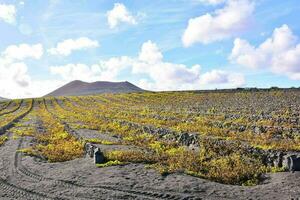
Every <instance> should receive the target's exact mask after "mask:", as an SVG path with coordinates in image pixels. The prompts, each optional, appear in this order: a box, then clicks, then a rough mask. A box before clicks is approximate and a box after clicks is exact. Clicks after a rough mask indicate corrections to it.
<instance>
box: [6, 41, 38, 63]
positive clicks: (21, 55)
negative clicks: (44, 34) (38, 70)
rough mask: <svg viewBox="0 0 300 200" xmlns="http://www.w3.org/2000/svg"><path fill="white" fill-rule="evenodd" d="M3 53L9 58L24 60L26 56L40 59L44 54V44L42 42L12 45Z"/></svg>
mask: <svg viewBox="0 0 300 200" xmlns="http://www.w3.org/2000/svg"><path fill="white" fill-rule="evenodd" d="M1 55H2V56H3V57H4V58H5V59H9V60H24V59H26V58H33V59H40V58H41V57H42V55H43V46H42V44H35V45H29V44H20V45H10V46H8V47H7V48H6V49H5V51H3V52H2V54H1Z"/></svg>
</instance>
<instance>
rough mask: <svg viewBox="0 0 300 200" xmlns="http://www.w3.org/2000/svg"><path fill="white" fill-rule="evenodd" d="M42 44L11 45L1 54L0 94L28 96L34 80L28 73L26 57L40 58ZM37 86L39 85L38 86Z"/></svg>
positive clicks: (10, 96) (11, 96)
mask: <svg viewBox="0 0 300 200" xmlns="http://www.w3.org/2000/svg"><path fill="white" fill-rule="evenodd" d="M42 55H43V47H42V45H41V44H35V45H29V44H20V45H11V46H8V47H7V48H6V49H5V50H4V51H3V52H1V54H0V72H1V73H0V96H4V97H8V98H17V97H28V96H29V94H30V93H31V89H32V87H33V86H32V85H33V81H32V80H31V77H30V75H29V74H28V67H27V65H26V63H25V62H24V60H25V59H29V58H31V59H40V58H41V56H42ZM36 87H37V88H38V87H39V86H36Z"/></svg>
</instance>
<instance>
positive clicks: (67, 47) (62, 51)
mask: <svg viewBox="0 0 300 200" xmlns="http://www.w3.org/2000/svg"><path fill="white" fill-rule="evenodd" d="M98 46H99V43H98V41H96V40H91V39H89V38H87V37H80V38H78V39H75V40H74V39H67V40H64V41H62V42H59V43H58V44H57V45H56V47H55V48H51V49H48V52H49V53H50V54H52V55H62V56H68V55H70V54H71V53H72V52H73V51H76V50H82V49H88V48H95V47H98Z"/></svg>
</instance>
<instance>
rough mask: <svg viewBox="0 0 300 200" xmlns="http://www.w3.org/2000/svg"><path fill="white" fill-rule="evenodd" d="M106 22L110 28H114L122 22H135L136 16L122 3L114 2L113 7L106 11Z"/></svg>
mask: <svg viewBox="0 0 300 200" xmlns="http://www.w3.org/2000/svg"><path fill="white" fill-rule="evenodd" d="M107 22H108V25H109V27H110V28H115V27H117V26H118V25H119V24H120V23H122V22H124V23H128V24H133V25H134V24H137V21H136V18H135V17H134V16H133V15H132V14H131V13H130V12H129V11H128V10H127V8H126V7H125V5H124V4H122V3H115V4H114V7H113V9H112V10H110V11H108V12H107Z"/></svg>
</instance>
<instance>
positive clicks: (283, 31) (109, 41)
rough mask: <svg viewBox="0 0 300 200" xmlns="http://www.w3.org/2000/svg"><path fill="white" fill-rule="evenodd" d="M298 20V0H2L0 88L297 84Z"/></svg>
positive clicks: (21, 94) (18, 91)
mask: <svg viewBox="0 0 300 200" xmlns="http://www.w3.org/2000/svg"><path fill="white" fill-rule="evenodd" d="M299 19H300V4H299V1H298V0H285V1H282V0H167V1H166V0H151V1H146V0H124V1H121V0H119V1H118V0H117V1H112V0H76V1H74V0H0V96H1V97H6V98H28V97H39V96H43V95H45V94H47V93H49V92H51V91H53V90H54V89H56V88H58V87H60V86H62V85H64V84H66V83H68V82H70V81H73V80H82V81H87V82H94V81H129V82H132V83H133V84H136V85H137V86H139V87H142V88H143V89H148V90H153V91H165V90H194V89H195V90H196V89H197V90H201V89H216V88H219V89H221V88H237V87H272V86H277V87H299V86H300V39H299V37H300V23H299Z"/></svg>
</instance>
